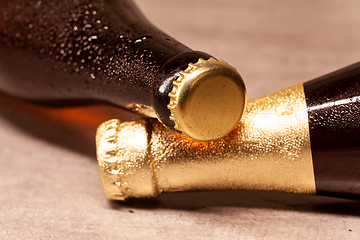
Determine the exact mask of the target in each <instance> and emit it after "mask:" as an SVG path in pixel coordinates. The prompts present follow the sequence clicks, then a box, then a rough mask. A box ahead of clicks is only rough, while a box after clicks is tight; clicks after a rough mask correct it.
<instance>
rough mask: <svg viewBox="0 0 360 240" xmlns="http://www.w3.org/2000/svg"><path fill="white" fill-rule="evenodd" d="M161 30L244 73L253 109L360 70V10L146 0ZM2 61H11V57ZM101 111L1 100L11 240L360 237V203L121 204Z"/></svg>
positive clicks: (223, 198)
mask: <svg viewBox="0 0 360 240" xmlns="http://www.w3.org/2000/svg"><path fill="white" fill-rule="evenodd" d="M136 3H137V4H138V6H139V7H140V9H141V10H142V11H143V12H144V14H145V15H146V16H147V17H148V19H149V20H150V21H151V22H152V23H154V24H155V25H156V26H157V27H159V28H160V29H162V30H163V31H165V32H167V33H168V34H169V35H171V36H173V37H175V38H176V39H178V40H179V41H180V42H183V43H184V44H186V45H188V46H189V47H191V48H192V49H196V50H201V51H205V52H208V53H211V54H212V55H214V56H216V57H217V58H221V59H224V60H226V61H227V62H229V63H230V64H231V65H233V66H234V67H236V68H237V69H238V70H239V72H240V73H241V75H242V76H243V78H244V80H245V82H246V86H247V90H248V96H249V99H252V98H255V97H260V96H262V95H265V94H269V93H272V92H275V91H278V90H280V89H281V88H285V87H289V86H292V85H295V84H298V83H301V82H304V81H307V80H310V79H312V78H315V77H317V76H320V75H323V74H325V73H328V72H331V71H333V70H336V69H338V68H341V67H343V66H346V65H349V64H351V63H354V62H356V61H358V60H360V45H359V43H360V31H359V26H360V14H359V12H360V2H359V1H356V0H344V1H334V0H319V1H287V0H272V1H265V0H258V1H253V0H241V1H232V0H222V1H215V0H209V1H199V0H195V1H190V0H189V1H185V0H178V1H165V0H154V1H146V0H136ZM0 57H1V56H0ZM132 117H134V115H131V114H127V113H125V112H123V111H121V110H117V109H115V108H110V107H104V106H95V107H81V108H65V109H50V108H43V107H38V106H34V105H30V104H28V103H24V102H21V101H18V100H16V99H14V98H12V97H9V96H6V95H4V94H1V93H0V239H52V238H55V239H359V238H360V227H359V226H360V217H359V216H360V202H356V201H351V200H343V199H336V198H327V197H319V196H307V195H299V194H287V193H276V192H255V191H226V192H190V193H171V194H170V193H167V194H162V195H161V196H160V197H158V198H156V199H151V200H131V201H129V202H127V203H125V204H124V203H120V202H115V201H109V200H107V199H106V198H105V196H104V195H103V192H102V188H101V183H100V178H99V173H98V167H97V161H96V157H95V143H94V136H95V131H96V127H97V126H98V125H99V124H100V123H101V122H103V121H105V120H107V119H111V118H120V119H121V120H127V119H130V118H132Z"/></svg>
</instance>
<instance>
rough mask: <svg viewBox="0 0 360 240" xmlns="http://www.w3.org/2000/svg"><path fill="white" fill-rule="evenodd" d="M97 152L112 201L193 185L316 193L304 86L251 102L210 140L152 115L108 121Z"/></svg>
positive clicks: (188, 188) (101, 131)
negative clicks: (237, 121)
mask: <svg viewBox="0 0 360 240" xmlns="http://www.w3.org/2000/svg"><path fill="white" fill-rule="evenodd" d="M115 125H116V128H115ZM113 126H114V128H113ZM110 132H111V133H110ZM109 139H111V142H112V141H114V144H115V145H111V147H109V146H107V144H105V143H106V142H108V141H109ZM140 143H141V144H140ZM97 150H98V160H99V166H100V172H101V177H102V182H103V186H104V190H105V193H106V196H107V197H108V198H110V199H120V200H123V199H126V198H129V197H154V196H157V195H158V194H159V193H160V192H163V191H165V192H173V191H193V190H238V189H246V190H275V191H285V192H294V193H308V194H314V193H316V189H315V179H314V172H313V165H312V158H311V146H310V136H309V127H308V116H307V108H306V102H305V95H304V91H303V86H302V84H300V85H297V86H295V87H291V88H287V89H284V90H281V91H279V92H277V93H274V94H271V95H268V96H265V97H262V98H259V99H255V100H252V101H250V102H249V103H248V105H247V107H246V110H245V113H244V115H243V117H242V119H241V121H240V124H239V125H238V126H237V127H236V129H234V131H232V132H231V133H230V134H229V135H228V136H226V137H224V138H221V139H219V140H216V141H210V142H196V141H193V140H191V139H189V138H186V137H184V136H182V135H181V134H178V133H175V132H173V131H171V130H168V129H166V128H164V127H163V126H162V125H161V124H160V123H159V122H157V121H155V120H144V119H138V120H133V121H130V122H126V123H122V124H120V123H119V121H118V120H111V121H109V122H105V123H103V124H102V125H101V126H100V127H99V130H98V133H97ZM111 154H112V155H111ZM109 156H110V157H109ZM111 156H112V157H111ZM109 159H111V160H110V161H109ZM114 169H116V170H117V171H114ZM111 174H113V175H114V176H113V177H109V176H110V175H111ZM119 196H120V197H119Z"/></svg>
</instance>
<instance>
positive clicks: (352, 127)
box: [304, 63, 360, 199]
mask: <svg viewBox="0 0 360 240" xmlns="http://www.w3.org/2000/svg"><path fill="white" fill-rule="evenodd" d="M304 89H305V96H306V102H307V106H308V114H309V127H310V140H311V149H312V156H313V163H314V172H315V182H316V191H317V193H318V194H320V195H329V196H337V197H346V198H356V199H360V63H356V64H353V65H351V66H348V67H345V68H343V69H340V70H338V71H335V72H333V73H330V74H328V75H325V76H322V77H320V78H317V79H314V80H312V81H309V82H306V83H304Z"/></svg>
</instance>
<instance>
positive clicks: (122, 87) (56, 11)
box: [0, 0, 246, 141]
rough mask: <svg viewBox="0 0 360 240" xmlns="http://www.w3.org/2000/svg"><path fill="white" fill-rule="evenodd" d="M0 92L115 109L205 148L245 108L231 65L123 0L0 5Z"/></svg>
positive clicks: (6, 1) (31, 0)
mask: <svg viewBox="0 0 360 240" xmlns="http://www.w3.org/2000/svg"><path fill="white" fill-rule="evenodd" d="M0 89H1V90H2V91H3V92H6V93H8V94H11V95H13V96H17V97H19V98H21V99H24V100H28V101H31V102H34V103H40V104H46V105H74V104H89V103H108V104H112V105H116V106H119V107H122V108H126V109H129V110H132V111H134V112H138V113H141V114H142V115H145V116H150V117H157V118H158V119H159V120H160V121H161V122H162V123H163V124H164V125H166V126H167V127H169V128H171V129H173V130H176V131H178V132H181V133H183V134H184V135H186V136H189V137H191V138H193V139H195V140H204V141H207V140H213V139H217V138H220V137H222V136H224V135H226V134H227V133H229V132H230V131H232V130H233V128H235V127H236V125H237V124H238V122H239V119H240V118H241V115H242V113H243V110H244V105H245V102H246V93H245V87H244V84H243V81H242V79H241V77H240V75H239V73H238V72H237V71H236V70H235V69H234V68H233V67H231V66H229V65H228V64H227V63H226V62H224V61H218V60H216V59H214V58H212V57H211V56H210V55H209V54H207V53H203V52H198V51H192V50H191V49H190V48H188V47H186V46H184V45H183V44H181V43H179V42H178V41H176V40H174V39H173V38H171V37H169V36H168V35H166V34H164V33H163V32H161V31H160V30H158V29H157V28H156V27H154V26H153V25H151V24H150V23H149V22H148V21H147V20H146V19H145V18H144V16H143V15H142V14H141V13H140V11H139V10H138V9H137V8H136V6H135V5H134V4H133V3H132V2H131V1H130V0H111V1H105V0H62V1H56V0H53V1H40V0H28V1H23V0H2V1H1V2H0ZM234 99H236V100H237V101H236V102H235V103H234Z"/></svg>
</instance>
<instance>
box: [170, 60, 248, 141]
mask: <svg viewBox="0 0 360 240" xmlns="http://www.w3.org/2000/svg"><path fill="white" fill-rule="evenodd" d="M169 97H170V103H169V105H168V109H170V111H171V115H170V120H172V121H174V123H175V129H176V130H178V131H179V132H181V133H182V134H183V135H185V136H188V137H190V138H192V139H194V140H197V141H211V140H215V139H218V138H221V137H224V136H226V135H227V134H229V133H230V132H231V131H232V130H233V129H234V128H235V127H236V126H237V125H238V123H239V121H240V118H241V116H242V114H243V112H244V109H245V104H246V90H245V84H244V82H243V80H242V78H241V76H240V74H239V73H238V72H237V71H236V69H235V68H233V67H232V66H230V65H229V64H227V63H226V62H225V61H223V60H220V61H218V60H215V59H214V58H210V59H208V60H204V59H201V58H200V59H199V61H198V62H197V63H195V64H192V63H189V66H188V68H187V69H185V70H184V71H181V72H180V76H179V77H178V78H177V79H176V80H175V81H174V82H173V89H172V91H171V92H170V93H169Z"/></svg>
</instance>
